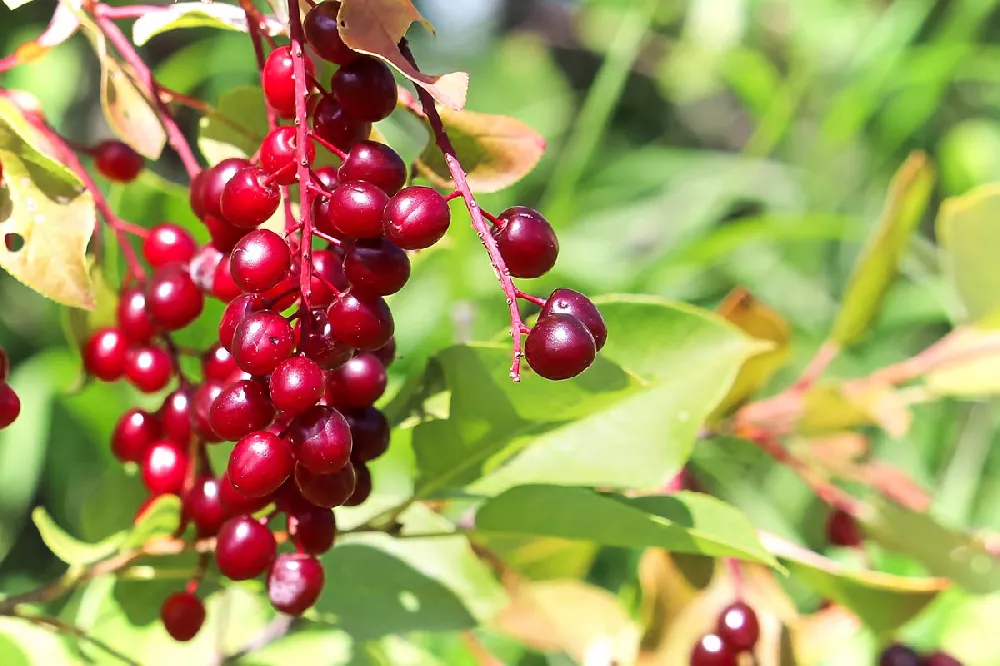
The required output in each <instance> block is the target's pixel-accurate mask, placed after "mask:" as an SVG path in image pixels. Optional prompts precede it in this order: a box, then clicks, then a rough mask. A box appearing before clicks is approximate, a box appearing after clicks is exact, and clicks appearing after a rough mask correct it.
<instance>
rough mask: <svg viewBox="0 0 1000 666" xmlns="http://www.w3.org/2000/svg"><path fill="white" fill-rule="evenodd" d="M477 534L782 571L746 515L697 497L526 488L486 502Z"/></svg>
mask: <svg viewBox="0 0 1000 666" xmlns="http://www.w3.org/2000/svg"><path fill="white" fill-rule="evenodd" d="M476 530H477V531H480V530H482V531H484V532H487V533H491V532H496V533H499V534H503V535H505V536H539V537H559V538H562V539H572V540H574V541H592V542H595V543H599V544H602V545H605V546H618V547H621V548H651V547H660V548H666V549H667V550H669V551H672V552H678V553H694V554H697V555H711V556H714V557H738V558H740V559H744V560H750V561H756V562H764V563H766V564H772V565H773V564H775V561H774V558H773V557H772V556H771V555H770V553H768V552H767V551H766V550H764V548H763V546H761V545H760V541H758V539H757V532H756V530H755V529H754V527H753V525H751V524H750V522H749V521H748V520H747V519H746V517H745V516H744V515H743V514H742V513H740V512H739V511H737V510H736V509H734V508H733V507H731V506H729V505H728V504H726V503H724V502H722V501H720V500H717V499H715V498H713V497H710V496H708V495H701V494H698V493H689V492H680V493H676V494H673V495H650V496H646V497H631V498H629V497H624V496H622V495H616V494H611V493H606V494H603V493H598V492H595V491H593V490H590V489H588V488H571V487H565V486H542V485H524V486H518V487H515V488H511V489H510V490H507V491H505V492H503V493H501V494H500V495H498V496H497V497H494V498H493V499H490V500H487V501H486V503H485V504H483V505H482V506H481V507H480V508H479V510H478V511H477V512H476Z"/></svg>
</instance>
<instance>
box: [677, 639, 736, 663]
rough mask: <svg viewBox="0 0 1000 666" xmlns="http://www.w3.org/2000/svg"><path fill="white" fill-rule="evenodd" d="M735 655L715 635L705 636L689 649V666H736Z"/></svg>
mask: <svg viewBox="0 0 1000 666" xmlns="http://www.w3.org/2000/svg"><path fill="white" fill-rule="evenodd" d="M736 655H737V653H736V652H735V651H733V650H731V649H730V648H729V646H727V645H726V644H725V643H723V642H722V639H721V638H719V637H718V636H717V635H716V634H706V635H705V636H702V637H701V638H699V639H698V642H697V643H695V644H694V648H692V649H691V659H690V662H689V663H690V666H737V664H738V663H739V662H738V661H737V656H736Z"/></svg>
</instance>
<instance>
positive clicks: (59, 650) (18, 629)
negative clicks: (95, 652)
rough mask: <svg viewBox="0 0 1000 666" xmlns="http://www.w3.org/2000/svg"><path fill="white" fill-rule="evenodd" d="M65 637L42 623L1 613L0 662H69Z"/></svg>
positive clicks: (11, 665) (17, 665)
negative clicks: (2, 615)
mask: <svg viewBox="0 0 1000 666" xmlns="http://www.w3.org/2000/svg"><path fill="white" fill-rule="evenodd" d="M77 663H78V662H77V661H76V660H75V659H74V658H73V657H72V656H70V652H69V646H68V645H67V643H66V638H65V637H63V636H61V635H60V634H58V633H56V632H54V631H52V630H51V629H46V628H45V627H42V626H39V625H36V624H31V623H29V622H26V621H25V620H21V619H18V618H14V617H0V664H3V665H4V666H43V665H44V666H71V665H74V664H77Z"/></svg>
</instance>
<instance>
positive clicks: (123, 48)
mask: <svg viewBox="0 0 1000 666" xmlns="http://www.w3.org/2000/svg"><path fill="white" fill-rule="evenodd" d="M106 9H107V7H105V5H96V6H94V7H93V8H92V9H91V11H92V12H93V16H94V21H95V22H96V23H97V27H98V28H100V29H101V32H103V33H104V35H105V36H106V37H107V38H108V41H110V42H111V44H112V45H114V47H115V49H116V50H117V51H118V53H119V54H121V56H122V58H124V59H125V62H127V63H128V64H129V66H130V67H131V68H132V69H133V71H134V72H135V74H136V76H137V77H138V79H139V82H140V83H141V84H142V85H143V86H144V87H145V89H146V90H145V92H146V95H147V97H148V98H149V100H150V101H151V102H152V103H153V105H154V106H155V107H156V110H157V113H158V114H159V116H160V122H161V123H163V129H164V130H165V131H166V133H167V140H168V141H169V142H170V145H171V146H172V147H173V149H174V151H175V152H176V153H177V156H178V157H180V160H181V164H183V165H184V170H185V171H187V174H188V177H189V178H194V177H195V176H196V175H197V174H198V172H199V171H200V170H201V167H200V166H198V159H197V158H196V157H195V156H194V151H192V150H191V146H190V145H189V144H188V141H187V139H186V138H184V133H183V132H181V129H180V127H178V126H177V122H176V121H175V120H174V117H173V115H172V114H171V113H170V109H168V108H167V105H166V104H164V103H163V100H162V99H160V87H159V84H158V83H157V82H156V78H154V77H153V72H152V71H151V70H150V69H149V67H148V66H147V65H146V63H145V62H143V60H142V58H141V57H139V53H138V52H137V51H136V50H135V48H134V47H133V46H132V43H131V42H130V41H129V40H128V38H127V37H126V36H125V34H124V33H123V32H122V31H121V30H120V29H119V28H118V26H117V25H115V24H114V22H113V21H112V20H111V19H110V18H108V17H106V16H105V15H104V12H105V10H106Z"/></svg>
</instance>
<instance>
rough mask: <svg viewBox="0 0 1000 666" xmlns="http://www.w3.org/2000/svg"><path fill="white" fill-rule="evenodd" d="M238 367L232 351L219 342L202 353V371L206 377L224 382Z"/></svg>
mask: <svg viewBox="0 0 1000 666" xmlns="http://www.w3.org/2000/svg"><path fill="white" fill-rule="evenodd" d="M238 369H239V368H238V367H236V361H234V360H233V355H232V353H230V351H229V350H228V349H226V348H225V347H223V346H222V345H221V344H219V343H218V342H217V343H215V344H214V345H212V346H211V347H209V348H208V350H207V351H206V352H205V353H204V354H202V355H201V373H202V374H203V375H204V376H205V378H206V379H215V380H217V381H220V382H224V381H226V379H228V378H229V377H230V376H231V375H232V374H233V373H234V372H236V371H237V370H238Z"/></svg>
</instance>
